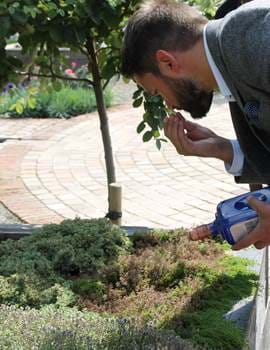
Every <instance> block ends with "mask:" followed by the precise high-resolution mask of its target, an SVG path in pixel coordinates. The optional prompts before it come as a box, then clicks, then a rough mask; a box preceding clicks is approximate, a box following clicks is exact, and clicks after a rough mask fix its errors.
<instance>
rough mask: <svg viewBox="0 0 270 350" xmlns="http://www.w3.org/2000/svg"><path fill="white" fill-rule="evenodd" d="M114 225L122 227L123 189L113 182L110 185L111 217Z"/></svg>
mask: <svg viewBox="0 0 270 350" xmlns="http://www.w3.org/2000/svg"><path fill="white" fill-rule="evenodd" d="M108 217H109V219H110V221H111V223H112V224H115V225H119V226H120V225H121V223H122V220H121V217H122V187H121V186H120V185H119V184H117V183H116V182H113V183H111V184H110V185H109V215H108Z"/></svg>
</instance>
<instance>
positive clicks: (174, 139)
mask: <svg viewBox="0 0 270 350" xmlns="http://www.w3.org/2000/svg"><path fill="white" fill-rule="evenodd" d="M180 124H181V120H180V119H179V118H178V117H176V116H175V117H174V119H173V124H172V130H171V141H172V143H173V144H174V145H175V146H176V148H177V151H178V152H179V151H181V149H182V147H181V139H180V140H179V138H178V128H179V125H180Z"/></svg>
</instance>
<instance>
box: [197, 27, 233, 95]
mask: <svg viewBox="0 0 270 350" xmlns="http://www.w3.org/2000/svg"><path fill="white" fill-rule="evenodd" d="M206 26H207V25H206ZM206 26H205V27H204V28H203V44H204V49H205V53H206V57H207V60H208V63H209V66H210V68H211V70H212V72H213V74H214V77H215V80H216V82H217V85H218V87H219V90H220V92H221V93H222V95H223V96H224V97H225V98H226V100H227V101H228V102H233V101H235V98H234V97H233V95H232V93H231V91H230V90H229V88H228V85H227V84H226V82H225V80H224V79H223V77H222V75H221V73H220V71H219V69H218V67H217V66H216V64H215V62H214V60H213V57H212V55H211V53H210V51H209V48H208V45H207V40H206Z"/></svg>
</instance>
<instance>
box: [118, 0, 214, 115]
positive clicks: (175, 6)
mask: <svg viewBox="0 0 270 350" xmlns="http://www.w3.org/2000/svg"><path fill="white" fill-rule="evenodd" d="M206 23H207V20H206V18H204V17H203V16H202V15H201V14H200V13H199V12H198V11H196V10H195V9H194V8H192V7H189V6H188V5H186V4H184V3H177V2H176V1H174V0H152V1H146V2H145V3H143V5H142V6H141V7H140V8H139V10H138V11H137V12H136V13H135V14H134V15H133V16H132V18H131V19H130V20H129V22H128V25H127V27H126V30H125V36H124V43H123V49H122V73H123V75H124V76H127V77H130V78H133V79H134V80H135V81H136V82H137V83H138V84H139V85H141V86H143V87H144V89H145V90H147V91H148V92H149V93H150V94H160V95H161V96H162V97H163V98H164V100H165V101H166V103H167V104H168V105H169V106H170V107H173V108H178V109H184V110H186V111H188V112H190V113H191V115H192V116H193V117H194V118H199V117H202V116H204V115H205V114H206V113H207V112H208V110H209V108H210V105H211V101H212V91H211V89H208V88H206V86H205V85H204V83H203V79H202V78H201V77H200V76H197V75H196V73H197V69H194V70H193V69H192V65H191V62H189V61H190V60H189V57H190V54H189V53H190V52H193V51H194V48H195V47H197V46H198V43H199V42H202V37H203V27H204V26H205V24H206ZM197 51H198V50H197V49H196V52H197ZM194 54H195V51H194V52H193V56H194ZM194 58H195V59H196V57H194ZM199 60H200V57H198V63H199ZM198 71H199V70H198Z"/></svg>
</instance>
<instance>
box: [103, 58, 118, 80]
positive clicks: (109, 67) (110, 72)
mask: <svg viewBox="0 0 270 350" xmlns="http://www.w3.org/2000/svg"><path fill="white" fill-rule="evenodd" d="M115 74H116V68H115V65H114V63H113V60H108V62H107V64H106V65H105V66H104V67H103V69H102V73H101V75H102V78H103V79H106V80H109V79H111V78H112V77H113V76H114V75H115Z"/></svg>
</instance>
